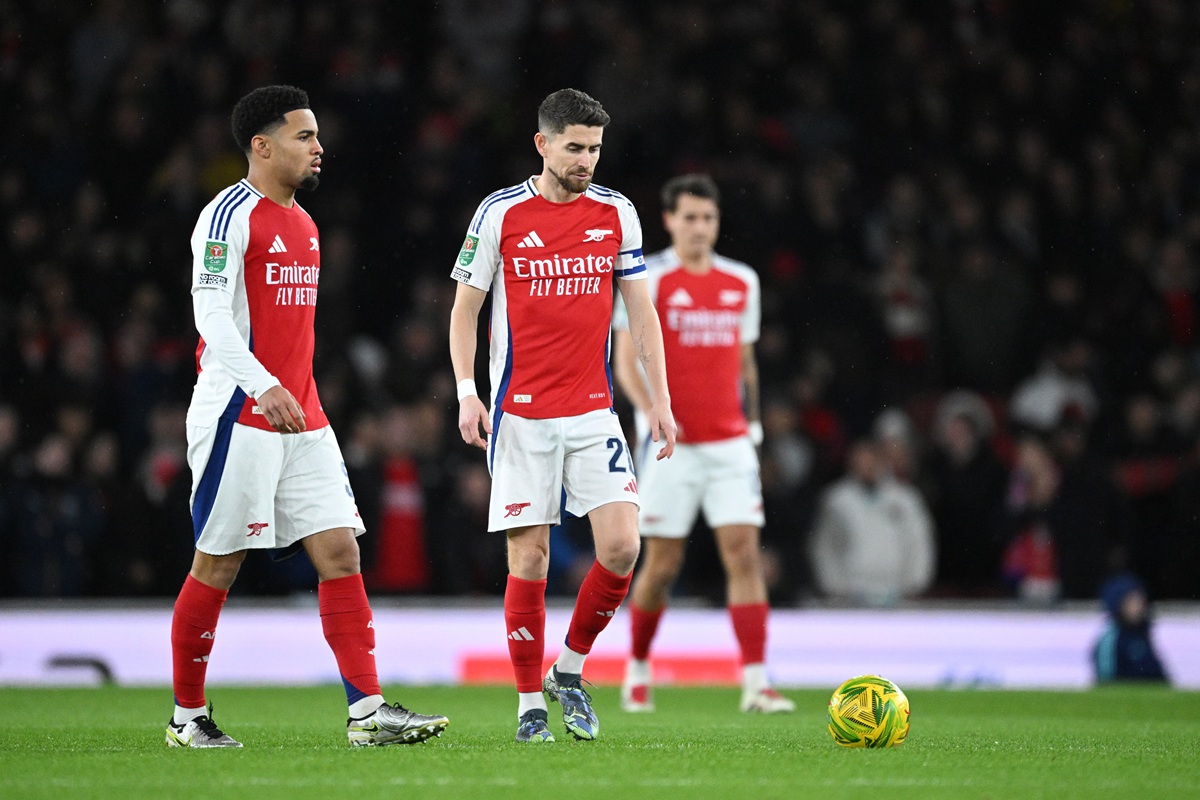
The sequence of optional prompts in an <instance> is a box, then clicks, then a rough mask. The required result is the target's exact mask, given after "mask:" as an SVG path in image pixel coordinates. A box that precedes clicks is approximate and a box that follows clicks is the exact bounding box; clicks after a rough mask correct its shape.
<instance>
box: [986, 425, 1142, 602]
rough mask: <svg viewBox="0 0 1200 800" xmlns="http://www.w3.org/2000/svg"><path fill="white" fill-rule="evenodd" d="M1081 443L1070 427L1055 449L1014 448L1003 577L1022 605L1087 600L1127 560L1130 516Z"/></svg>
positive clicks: (1024, 442) (1033, 443) (1027, 440)
mask: <svg viewBox="0 0 1200 800" xmlns="http://www.w3.org/2000/svg"><path fill="white" fill-rule="evenodd" d="M1084 436H1085V434H1084V433H1083V432H1082V430H1081V426H1078V425H1074V424H1071V425H1067V426H1065V427H1064V428H1062V429H1060V430H1059V431H1057V432H1056V433H1055V438H1054V442H1055V448H1054V449H1052V448H1051V446H1050V445H1048V444H1047V443H1046V442H1045V441H1043V440H1042V439H1041V438H1039V437H1037V436H1034V435H1026V436H1024V437H1022V438H1021V440H1020V441H1019V442H1018V444H1017V448H1016V462H1015V463H1014V465H1013V470H1012V473H1011V475H1010V479H1009V485H1008V497H1007V500H1006V516H1007V523H1006V527H1007V531H1008V539H1007V545H1006V549H1005V553H1004V564H1003V573H1004V578H1005V580H1006V581H1007V582H1008V583H1009V585H1010V586H1011V587H1012V589H1013V591H1014V593H1015V594H1016V596H1017V597H1020V598H1021V599H1024V600H1030V601H1035V602H1048V601H1051V600H1056V599H1059V598H1068V599H1085V598H1088V597H1093V596H1095V594H1096V592H1097V591H1098V590H1099V587H1100V581H1101V578H1102V576H1103V575H1104V574H1105V572H1107V571H1109V570H1110V569H1112V568H1113V567H1114V566H1116V565H1118V564H1119V563H1120V562H1121V561H1123V560H1124V558H1125V553H1124V547H1125V546H1126V542H1127V535H1128V510H1127V508H1126V506H1125V503H1124V502H1123V498H1122V496H1121V494H1120V493H1119V492H1118V491H1117V490H1116V487H1115V486H1114V485H1113V483H1112V481H1111V480H1110V479H1109V477H1108V474H1107V473H1106V472H1105V471H1104V470H1103V469H1101V468H1098V467H1097V465H1096V463H1095V461H1093V460H1092V458H1091V457H1090V456H1089V455H1088V452H1087V448H1086V445H1084V444H1082V443H1081V439H1082V438H1083V437H1084Z"/></svg>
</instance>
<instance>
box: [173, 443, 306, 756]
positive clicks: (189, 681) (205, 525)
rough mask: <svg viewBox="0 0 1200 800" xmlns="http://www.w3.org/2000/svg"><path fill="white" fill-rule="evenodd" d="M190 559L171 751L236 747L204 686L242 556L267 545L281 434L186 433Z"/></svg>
mask: <svg viewBox="0 0 1200 800" xmlns="http://www.w3.org/2000/svg"><path fill="white" fill-rule="evenodd" d="M186 432H187V443H188V451H187V459H188V466H189V468H190V469H191V471H192V494H191V501H190V508H191V513H192V528H193V534H194V537H195V539H194V544H195V548H196V549H195V553H194V555H193V557H192V567H191V570H190V572H189V573H188V576H187V578H186V580H185V581H184V584H183V588H182V589H181V590H180V592H179V597H178V598H177V599H176V601H175V610H174V614H173V615H172V618H171V651H172V663H173V674H174V677H173V684H174V689H175V710H174V712H173V713H172V716H171V721H170V723H169V724H168V726H167V732H166V741H167V744H169V745H172V746H174V747H240V746H241V745H240V744H238V742H236V741H235V740H234V739H232V738H231V737H229V736H226V735H225V734H223V733H222V732H221V731H220V730H219V729H218V728H217V727H216V725H214V724H213V722H212V719H211V716H210V712H209V710H208V709H207V708H206V707H205V705H206V699H205V696H204V679H205V675H206V673H207V670H208V659H209V655H210V654H211V652H212V649H213V643H214V640H215V636H216V628H217V620H218V618H219V617H220V614H221V608H222V607H223V606H224V604H225V598H226V596H227V594H228V592H229V587H231V586H232V585H233V582H234V579H235V578H236V577H237V573H238V569H239V568H240V567H241V565H242V561H243V559H244V558H245V554H246V550H247V549H249V548H252V547H256V546H268V547H269V546H272V545H273V543H274V542H273V536H274V532H275V528H274V522H275V519H274V494H275V488H276V485H277V483H278V480H279V470H280V469H281V467H282V463H283V447H282V444H281V443H280V441H279V440H280V439H282V437H280V436H279V435H278V434H274V433H268V432H266V431H258V430H254V429H252V428H248V427H246V426H245V425H238V424H236V423H234V422H233V421H232V420H220V421H219V422H218V423H217V424H216V425H212V426H209V427H207V428H205V427H199V426H195V425H188V426H187V431H186Z"/></svg>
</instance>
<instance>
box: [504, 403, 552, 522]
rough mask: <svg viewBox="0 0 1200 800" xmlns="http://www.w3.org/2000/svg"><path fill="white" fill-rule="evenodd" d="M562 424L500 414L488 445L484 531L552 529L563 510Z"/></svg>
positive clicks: (550, 420)
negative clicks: (488, 491) (488, 494)
mask: <svg viewBox="0 0 1200 800" xmlns="http://www.w3.org/2000/svg"><path fill="white" fill-rule="evenodd" d="M562 424H563V423H562V420H561V419H557V418H556V419H526V418H524V417H518V416H515V415H513V414H502V415H500V417H499V419H498V420H497V421H496V424H495V427H494V429H493V430H492V436H491V441H490V442H489V444H488V454H487V455H488V468H489V470H490V471H491V473H492V495H491V501H490V503H489V507H488V530H490V531H502V530H509V529H510V528H519V527H525V526H529V525H556V524H558V521H559V517H560V512H561V509H562V486H563V436H562Z"/></svg>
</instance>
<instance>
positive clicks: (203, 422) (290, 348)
mask: <svg viewBox="0 0 1200 800" xmlns="http://www.w3.org/2000/svg"><path fill="white" fill-rule="evenodd" d="M191 244H192V307H193V310H194V312H195V317H196V329H197V331H199V333H200V344H199V346H198V347H197V348H196V371H197V378H196V387H195V389H194V390H193V392H192V402H191V406H190V407H189V408H188V417H187V421H188V423H189V424H191V425H198V426H201V427H209V426H212V425H215V424H216V423H217V421H218V420H219V419H231V420H234V421H236V422H239V423H241V424H243V425H249V426H251V427H253V428H260V429H262V430H268V431H269V430H272V428H271V425H270V423H268V422H267V420H266V418H265V417H264V416H263V415H262V413H261V412H260V411H259V410H258V405H257V403H255V401H254V398H256V397H258V396H259V395H261V394H262V393H263V392H265V391H267V390H268V389H270V388H271V387H272V386H276V385H282V386H283V387H284V388H286V389H287V390H288V391H290V392H291V393H292V394H293V395H294V396H295V398H296V401H297V402H298V403H299V404H300V407H301V408H302V409H304V416H305V425H306V428H307V430H310V431H311V430H317V429H319V428H323V427H325V426H326V425H328V424H329V421H328V420H327V419H326V417H325V412H324V411H323V410H322V408H321V402H320V400H319V399H318V398H317V386H316V382H315V381H314V380H313V370H312V362H313V338H314V337H313V321H314V318H315V316H316V306H317V279H318V277H319V276H320V273H321V252H320V244H319V236H318V234H317V226H316V223H314V222H313V220H312V217H310V216H309V215H308V213H307V212H306V211H305V210H304V209H303V208H301V207H300V204H299V203H293V204H292V207H291V208H285V207H283V206H281V205H279V204H278V203H276V202H274V201H273V200H271V199H269V198H267V197H264V196H263V195H262V194H261V193H260V192H259V191H257V190H256V189H255V188H254V187H253V186H251V185H250V183H249V182H248V181H246V180H241V181H238V182H237V183H236V184H234V185H233V186H230V187H229V188H228V189H225V190H224V191H222V192H220V193H219V194H218V195H217V196H216V197H215V198H213V200H212V202H210V203H209V204H208V205H207V206H205V208H204V210H203V211H202V212H200V218H199V220H198V221H197V223H196V228H195V230H194V231H192V240H191Z"/></svg>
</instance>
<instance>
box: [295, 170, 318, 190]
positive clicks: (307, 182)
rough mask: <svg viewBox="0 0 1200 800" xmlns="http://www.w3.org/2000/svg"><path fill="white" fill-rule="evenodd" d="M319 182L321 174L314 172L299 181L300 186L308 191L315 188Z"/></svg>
mask: <svg viewBox="0 0 1200 800" xmlns="http://www.w3.org/2000/svg"><path fill="white" fill-rule="evenodd" d="M320 183H321V176H320V175H317V174H316V173H313V174H312V175H309V176H308V177H306V178H305V179H304V180H302V181H300V188H301V189H307V190H308V191H310V192H311V191H312V190H313V189H316V188H317V185H318V184H320Z"/></svg>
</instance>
